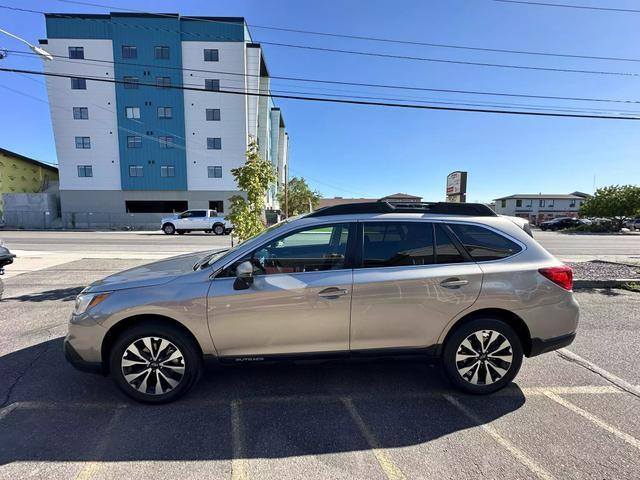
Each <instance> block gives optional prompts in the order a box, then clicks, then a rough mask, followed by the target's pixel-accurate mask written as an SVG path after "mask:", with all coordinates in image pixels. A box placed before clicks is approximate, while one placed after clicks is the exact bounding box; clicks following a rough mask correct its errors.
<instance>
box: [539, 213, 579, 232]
mask: <svg viewBox="0 0 640 480" xmlns="http://www.w3.org/2000/svg"><path fill="white" fill-rule="evenodd" d="M583 224H584V222H583V221H582V220H579V219H577V218H570V217H561V218H554V219H553V220H547V221H546V222H542V223H541V224H540V230H542V231H546V230H552V231H554V232H555V231H556V230H562V229H564V228H570V227H577V226H578V225H583Z"/></svg>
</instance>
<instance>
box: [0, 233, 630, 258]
mask: <svg viewBox="0 0 640 480" xmlns="http://www.w3.org/2000/svg"><path fill="white" fill-rule="evenodd" d="M534 235H535V238H536V239H537V240H538V241H539V242H540V243H541V244H542V245H543V246H544V247H545V248H546V249H547V250H549V251H550V252H551V253H553V254H554V255H557V256H559V257H561V258H562V257H568V258H574V257H585V258H586V257H597V256H627V257H632V258H636V259H637V260H638V261H640V235H569V234H564V233H559V232H542V231H540V230H536V231H535V232H534ZM0 240H3V241H4V243H5V244H6V245H8V246H9V248H11V249H14V250H26V251H31V252H56V253H58V252H61V253H75V254H82V253H86V252H90V253H112V254H121V255H122V254H134V253H149V252H154V253H158V254H165V255H170V254H177V253H182V252H192V251H198V250H207V249H215V248H226V247H228V246H230V245H231V237H229V236H226V235H225V236H215V235H212V234H205V233H199V232H198V233H190V234H186V235H171V236H169V235H164V234H163V233H162V232H159V231H158V232H70V231H64V232H60V231H4V230H0Z"/></svg>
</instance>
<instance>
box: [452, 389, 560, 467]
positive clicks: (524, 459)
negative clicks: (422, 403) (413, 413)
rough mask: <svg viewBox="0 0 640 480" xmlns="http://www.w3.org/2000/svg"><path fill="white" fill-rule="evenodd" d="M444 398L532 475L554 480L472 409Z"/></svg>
mask: <svg viewBox="0 0 640 480" xmlns="http://www.w3.org/2000/svg"><path fill="white" fill-rule="evenodd" d="M443 397H444V398H445V399H446V400H447V401H448V402H449V403H450V404H451V405H453V406H454V407H456V408H457V409H458V410H460V411H461V412H462V413H463V414H464V415H465V416H466V417H467V418H469V420H471V421H473V422H475V423H476V424H477V425H478V426H479V427H481V428H482V429H483V430H484V431H485V432H487V433H488V434H489V435H490V436H491V437H492V438H493V439H494V440H495V441H496V442H497V443H498V444H500V445H501V446H502V447H504V448H505V449H506V450H507V451H508V452H509V453H510V454H511V455H513V456H514V457H515V458H516V459H517V460H518V461H519V462H520V463H522V464H523V465H524V466H525V467H527V468H528V469H529V470H531V472H532V473H534V474H535V475H537V476H538V477H540V478H542V479H544V480H553V478H554V477H553V475H551V474H550V473H549V472H547V471H546V470H545V469H544V468H542V467H541V466H540V465H538V464H537V463H536V462H535V461H534V460H533V459H532V458H531V457H529V455H527V454H526V453H524V452H523V451H522V450H520V449H519V448H518V447H516V446H515V445H513V444H512V443H511V442H510V441H509V440H507V439H506V438H504V437H503V436H502V435H500V434H499V433H498V431H497V430H496V429H495V428H494V427H492V426H491V425H489V424H487V423H486V422H484V421H483V420H482V419H481V418H480V417H478V416H477V415H476V414H475V413H473V412H472V411H471V410H470V409H468V408H467V407H465V406H464V405H463V404H462V403H460V402H459V401H458V400H456V399H455V398H453V397H452V396H451V395H447V394H444V395H443Z"/></svg>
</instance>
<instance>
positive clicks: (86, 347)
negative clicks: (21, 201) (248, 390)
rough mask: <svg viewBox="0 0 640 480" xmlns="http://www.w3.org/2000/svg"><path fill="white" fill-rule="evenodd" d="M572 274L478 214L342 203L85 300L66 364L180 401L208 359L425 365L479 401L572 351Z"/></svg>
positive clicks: (75, 317)
mask: <svg viewBox="0 0 640 480" xmlns="http://www.w3.org/2000/svg"><path fill="white" fill-rule="evenodd" d="M578 315H579V312H578V304H577V303H576V301H575V299H574V297H573V293H572V271H571V268H569V267H568V266H565V265H563V264H562V263H561V262H560V261H558V260H557V259H556V258H554V257H553V256H552V255H551V254H550V253H549V252H547V251H546V250H545V249H544V248H543V247H542V246H540V244H538V242H536V241H535V240H534V239H533V238H532V237H531V236H529V235H528V234H527V233H526V232H525V231H524V230H523V229H522V228H521V227H520V226H518V225H516V224H515V223H513V222H512V221H511V220H509V219H507V218H504V217H500V216H498V215H496V214H495V213H494V212H493V211H492V210H491V209H489V208H488V207H487V206H486V205H482V204H460V203H457V204H450V203H430V204H415V205H413V206H411V207H409V206H397V205H393V204H390V203H387V202H372V203H363V204H350V205H338V206H333V207H327V208H324V209H320V210H317V211H315V212H313V213H310V214H307V215H304V216H300V217H296V218H291V219H288V220H285V221H283V222H280V223H278V224H276V225H274V226H272V227H270V228H268V229H267V230H265V231H263V232H262V233H260V234H259V235H257V236H255V237H253V238H251V239H249V240H247V241H245V242H243V243H241V244H239V245H237V246H236V247H234V248H232V249H230V250H225V251H218V252H211V253H209V254H207V255H204V256H203V255H202V254H189V255H183V256H179V257H174V258H170V259H167V260H162V261H160V262H156V263H152V264H149V265H145V266H142V267H137V268H133V269H131V270H127V271H125V272H121V273H117V274H115V275H111V276H109V277H106V278H105V279H103V280H100V281H98V282H95V283H93V284H92V285H90V286H89V287H87V288H86V289H84V290H83V291H82V293H81V294H80V295H78V297H77V298H76V302H75V309H74V311H73V314H72V315H71V319H70V323H69V330H68V334H67V336H66V338H65V341H64V351H65V355H66V358H67V359H68V360H69V361H70V362H71V363H72V364H73V365H75V366H76V367H77V368H79V369H81V370H91V371H97V372H101V373H103V374H109V375H111V377H113V379H114V380H115V383H116V384H117V385H118V387H120V389H122V391H123V392H125V393H126V394H127V395H129V396H131V397H132V398H134V399H136V400H139V401H143V402H151V403H161V402H167V401H170V400H174V399H176V398H178V397H179V396H181V395H183V394H184V393H185V392H187V391H188V390H189V389H190V388H191V387H192V386H193V385H194V384H195V383H196V381H197V380H198V378H199V377H200V373H201V371H202V369H203V363H204V362H205V360H213V361H216V362H217V363H220V364H225V363H244V362H247V363H253V362H264V361H270V360H278V359H284V358H287V359H291V358H294V359H295V358H310V357H311V358H318V357H319V358H335V357H349V356H351V357H365V356H377V357H379V356H380V355H391V356H400V355H407V354H410V355H416V354H420V355H424V356H429V357H435V358H439V359H441V361H442V364H443V367H444V371H445V372H446V375H447V377H448V378H449V380H450V381H451V383H452V384H453V385H454V386H456V387H457V388H459V389H461V390H463V391H466V392H470V393H474V394H485V393H490V392H493V391H496V390H498V389H500V388H503V387H504V386H506V385H507V384H509V382H511V380H513V379H514V377H515V376H516V374H517V373H518V370H519V369H520V365H521V363H522V360H523V356H526V357H532V356H535V355H539V354H541V353H544V352H548V351H551V350H555V349H558V348H560V347H564V346H566V345H569V344H570V343H571V342H572V341H573V339H574V337H575V334H576V333H575V332H576V328H577V325H578Z"/></svg>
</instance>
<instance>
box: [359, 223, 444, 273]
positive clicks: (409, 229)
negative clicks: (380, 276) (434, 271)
mask: <svg viewBox="0 0 640 480" xmlns="http://www.w3.org/2000/svg"><path fill="white" fill-rule="evenodd" d="M432 263H434V249H433V226H432V224H431V223H427V222H371V223H364V224H363V243H362V266H363V267H366V268H375V267H398V266H404V265H429V264H432Z"/></svg>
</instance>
